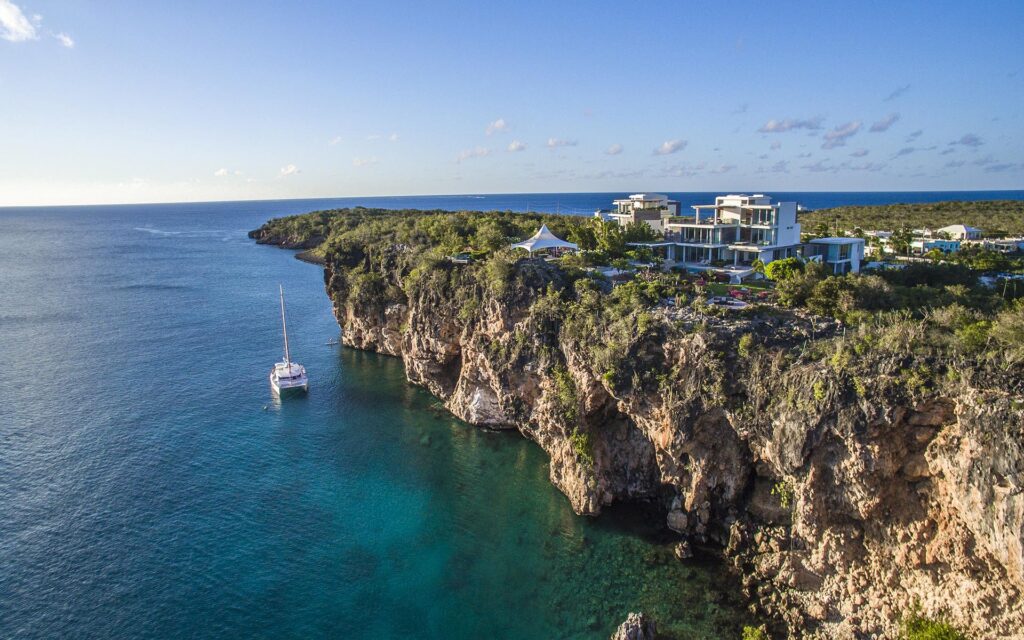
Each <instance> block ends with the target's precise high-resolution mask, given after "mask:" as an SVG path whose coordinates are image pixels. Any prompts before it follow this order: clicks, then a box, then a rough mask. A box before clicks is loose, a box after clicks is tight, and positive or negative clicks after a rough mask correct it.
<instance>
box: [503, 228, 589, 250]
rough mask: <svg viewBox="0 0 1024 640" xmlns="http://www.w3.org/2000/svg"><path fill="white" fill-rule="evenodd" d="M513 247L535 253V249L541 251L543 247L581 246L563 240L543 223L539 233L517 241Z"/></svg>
mask: <svg viewBox="0 0 1024 640" xmlns="http://www.w3.org/2000/svg"><path fill="white" fill-rule="evenodd" d="M512 248H513V249H526V250H527V251H529V252H530V253H533V252H534V251H540V250H541V249H558V248H564V249H579V246H578V245H577V244H576V243H574V242H566V241H565V240H562V239H561V238H559V237H558V236H556V235H555V234H553V233H551V230H550V229H548V225H546V224H542V225H541V226H540V230H539V231H537V233H535V234H533V236H532V237H530V238H529V239H527V240H524V241H523V242H517V243H516V244H514V245H512Z"/></svg>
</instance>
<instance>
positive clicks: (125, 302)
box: [0, 194, 821, 639]
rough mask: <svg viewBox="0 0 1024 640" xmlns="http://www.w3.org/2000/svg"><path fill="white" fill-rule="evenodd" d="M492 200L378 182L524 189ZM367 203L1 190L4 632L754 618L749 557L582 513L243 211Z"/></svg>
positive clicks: (725, 628) (709, 622)
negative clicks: (419, 382)
mask: <svg viewBox="0 0 1024 640" xmlns="http://www.w3.org/2000/svg"><path fill="white" fill-rule="evenodd" d="M587 195H588V194H570V195H568V196H564V197H560V198H559V200H558V201H557V202H550V203H547V202H545V203H542V204H537V202H539V201H540V196H534V198H535V201H534V203H531V204H530V206H531V208H548V209H549V210H554V209H556V208H557V209H558V210H562V207H563V206H565V207H566V210H571V208H572V207H576V208H579V209H580V210H581V211H583V210H585V209H587V208H590V207H591V205H592V203H595V202H598V200H601V201H603V200H605V199H606V195H605V194H589V196H590V199H587V198H586V197H585V196H587ZM502 197H504V198H513V196H502ZM517 197H520V198H522V199H526V198H528V196H517ZM544 197H548V199H549V200H554V198H550V197H549V196H544ZM489 198H492V199H496V198H499V197H498V196H490V197H489ZM474 200H478V199H476V198H464V197H458V198H455V197H452V198H449V199H444V198H425V199H422V200H419V201H417V200H415V199H412V200H410V199H394V200H388V199H385V200H378V201H376V202H375V201H373V200H368V201H365V202H366V204H368V205H371V206H372V205H374V204H377V205H384V206H421V207H453V208H478V207H482V208H490V206H494V207H496V208H514V209H515V208H525V206H526V204H525V203H524V202H523V201H522V200H519V201H517V203H512V202H510V203H508V204H504V203H502V204H499V203H498V202H497V201H496V200H491V201H489V202H479V201H477V202H475V201H474ZM570 201H571V202H572V203H573V204H572V205H569V204H568V203H569V202H570ZM563 202H564V203H565V204H563ZM351 203H352V201H349V202H344V201H342V202H338V201H287V202H254V203H214V204H182V205H145V206H122V207H73V208H35V209H0V637H3V638H56V637H67V638H318V637H372V638H448V639H457V638H481V637H486V638H524V639H531V638H536V639H542V638H600V637H607V636H608V635H609V634H610V632H611V631H612V629H613V628H614V627H615V625H616V624H617V623H618V622H619V621H621V619H622V618H623V617H624V616H625V614H626V613H627V612H628V611H631V610H637V609H643V610H646V611H649V612H651V613H653V614H654V615H655V616H656V617H657V618H658V620H659V621H660V622H661V625H662V628H663V629H665V630H666V631H670V632H672V633H673V634H674V635H675V636H676V637H680V638H715V637H737V636H738V630H739V628H740V626H741V625H742V624H743V623H744V622H748V621H749V619H748V618H747V616H746V614H745V613H744V607H743V604H742V603H741V602H738V601H737V599H736V594H737V591H738V589H737V584H736V582H735V581H734V580H733V579H732V578H730V577H728V576H727V575H726V573H725V572H724V570H723V569H722V567H721V566H719V565H717V564H716V563H715V562H714V561H712V560H705V561H701V562H697V563H694V564H689V565H683V564H680V563H678V562H676V561H675V560H674V559H672V557H671V553H670V550H669V547H668V545H667V539H666V538H665V537H664V534H663V533H662V532H661V531H660V529H659V528H658V526H657V519H656V517H655V516H653V515H650V514H647V513H645V512H643V511H642V510H640V509H636V508H620V509H617V510H612V511H611V512H610V513H609V514H608V515H607V516H602V517H601V518H598V519H587V518H581V517H577V516H575V515H574V514H573V513H572V511H571V510H570V508H569V505H568V503H567V501H566V500H565V498H564V497H563V496H562V495H561V494H559V493H558V492H557V491H556V490H555V489H554V488H553V487H551V485H550V484H549V483H548V480H547V467H546V459H545V457H544V455H543V454H542V452H541V451H540V450H539V449H538V448H537V447H536V446H535V445H533V444H531V443H529V442H526V441H525V440H523V439H522V438H520V437H518V436H516V435H514V434H509V433H492V432H487V431H482V430H479V429H475V428H473V427H470V426H468V425H465V424H463V423H460V422H459V421H457V420H455V419H453V418H451V417H450V416H448V415H447V414H445V413H444V412H443V411H439V410H437V408H436V407H435V406H434V400H433V399H432V398H431V397H430V396H429V395H428V394H427V393H425V392H424V391H422V390H420V389H417V388H414V387H412V386H410V385H408V384H406V383H405V380H404V374H403V372H402V367H401V363H400V361H398V360H396V359H393V358H387V357H381V356H375V355H372V354H365V353H359V352H356V351H352V350H348V349H344V348H340V347H337V346H333V347H332V346H327V345H326V344H325V343H326V342H327V341H328V340H330V339H332V338H336V337H337V335H338V327H337V325H336V324H335V322H334V319H333V318H332V317H331V312H330V308H329V304H328V301H327V298H326V296H325V295H324V292H323V286H322V280H321V272H320V269H319V268H318V267H316V266H313V265H309V264H304V263H301V262H299V261H297V260H294V259H293V258H292V254H291V252H288V251H283V250H280V249H276V248H272V247H261V246H256V245H255V244H253V243H252V242H251V241H249V240H248V239H247V238H246V232H247V231H249V230H250V229H253V228H255V227H257V226H258V225H259V224H261V223H262V222H263V221H264V220H266V219H268V218H270V217H274V216H277V215H284V214H290V213H299V212H303V211H308V210H311V209H315V208H322V207H328V206H339V205H343V204H351ZM460 203H461V204H460ZM599 204H600V203H599V202H598V205H599ZM489 205H490V206H489ZM549 205H550V206H549ZM819 206H821V205H819ZM278 283H281V284H283V285H284V287H285V291H286V295H287V297H288V305H289V306H288V311H289V328H290V334H291V337H292V349H293V354H294V356H295V358H296V359H297V360H298V361H300V362H302V363H303V364H305V365H306V367H307V368H308V369H309V371H310V377H311V383H312V391H311V392H310V394H309V395H308V397H306V398H302V399H296V400H293V401H286V402H285V403H284V404H277V403H275V402H274V401H273V400H272V396H271V394H270V389H269V385H268V382H267V373H268V370H269V367H270V366H271V364H272V363H273V362H274V361H275V360H276V359H277V358H278V357H279V355H280V351H281V347H280V331H279V326H278V315H277V314H278V310H277V306H276V305H277V299H276V290H277V284H278Z"/></svg>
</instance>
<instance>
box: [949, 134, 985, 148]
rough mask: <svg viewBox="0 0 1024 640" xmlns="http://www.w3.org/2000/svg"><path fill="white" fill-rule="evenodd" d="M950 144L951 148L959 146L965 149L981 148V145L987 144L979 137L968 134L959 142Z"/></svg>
mask: <svg viewBox="0 0 1024 640" xmlns="http://www.w3.org/2000/svg"><path fill="white" fill-rule="evenodd" d="M949 144H950V146H952V145H957V144H959V145H963V146H965V147H980V146H981V145H983V144H985V142H984V141H983V140H982V139H981V138H979V137H978V136H976V135H974V134H973V133H966V134H964V135H963V136H961V137H960V139H959V140H954V141H953V142H950V143H949Z"/></svg>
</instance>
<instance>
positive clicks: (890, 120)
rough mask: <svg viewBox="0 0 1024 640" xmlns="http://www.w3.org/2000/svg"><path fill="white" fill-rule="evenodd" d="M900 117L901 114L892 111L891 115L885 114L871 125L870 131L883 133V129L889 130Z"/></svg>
mask: <svg viewBox="0 0 1024 640" xmlns="http://www.w3.org/2000/svg"><path fill="white" fill-rule="evenodd" d="M899 119H900V114H898V113H890V114H889V115H887V116H885V117H884V118H882V119H881V120H879V121H878V122H876V123H874V124H873V125H871V128H870V129H869V130H868V131H870V132H871V133H881V132H882V131H888V130H889V127H891V126H892V125H893V124H895V122H896V121H897V120H899Z"/></svg>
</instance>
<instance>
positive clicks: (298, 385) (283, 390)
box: [270, 373, 309, 397]
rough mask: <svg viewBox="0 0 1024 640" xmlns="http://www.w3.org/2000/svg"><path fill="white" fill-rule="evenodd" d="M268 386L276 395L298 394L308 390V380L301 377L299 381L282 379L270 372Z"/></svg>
mask: <svg viewBox="0 0 1024 640" xmlns="http://www.w3.org/2000/svg"><path fill="white" fill-rule="evenodd" d="M270 388H271V389H273V391H274V393H276V394H277V395H278V396H281V397H284V396H292V395H300V394H304V393H306V392H308V391H309V381H308V380H305V379H303V380H302V381H301V382H293V381H290V380H289V381H282V380H278V379H277V378H276V377H274V374H273V373H271V374H270Z"/></svg>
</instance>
